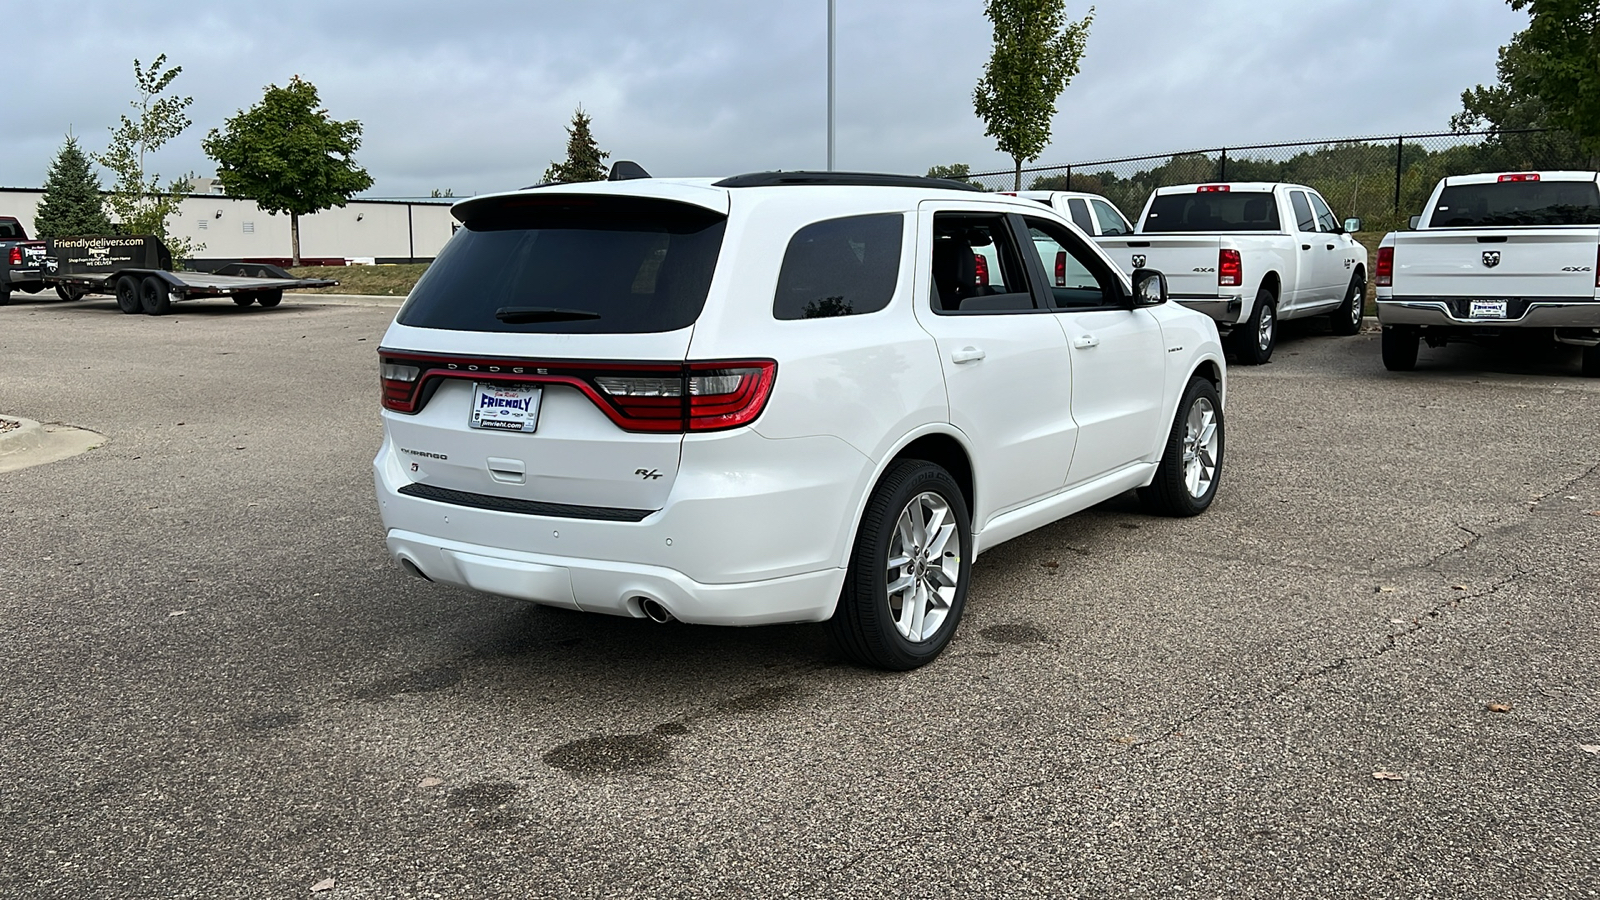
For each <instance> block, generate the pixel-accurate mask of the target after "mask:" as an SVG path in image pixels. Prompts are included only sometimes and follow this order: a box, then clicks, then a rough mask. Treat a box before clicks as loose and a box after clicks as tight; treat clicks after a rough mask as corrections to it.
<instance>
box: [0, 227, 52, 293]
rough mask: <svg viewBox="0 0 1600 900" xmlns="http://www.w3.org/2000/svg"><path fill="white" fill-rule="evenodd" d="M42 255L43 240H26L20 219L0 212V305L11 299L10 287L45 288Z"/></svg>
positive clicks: (33, 291)
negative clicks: (1, 214)
mask: <svg viewBox="0 0 1600 900" xmlns="http://www.w3.org/2000/svg"><path fill="white" fill-rule="evenodd" d="M45 256H46V248H45V243H44V241H30V240H28V232H27V231H26V230H24V229H23V227H22V223H21V222H18V221H17V220H16V219H13V218H12V217H10V216H0V306H4V305H6V304H7V303H10V302H11V292H12V290H20V291H27V292H28V293H30V294H37V293H39V292H40V291H42V290H44V286H45V283H44V273H45V262H44V261H45ZM63 297H65V295H63Z"/></svg>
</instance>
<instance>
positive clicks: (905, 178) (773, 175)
mask: <svg viewBox="0 0 1600 900" xmlns="http://www.w3.org/2000/svg"><path fill="white" fill-rule="evenodd" d="M782 185H838V186H849V187H919V188H938V189H940V190H954V191H982V190H983V188H981V187H978V186H977V185H975V184H968V183H966V182H964V181H954V180H952V179H949V178H925V177H923V176H921V175H885V174H881V173H877V172H781V171H780V172H752V173H750V174H748V175H735V176H733V177H732V178H724V179H722V180H721V181H718V182H716V183H715V184H714V185H712V186H713V187H725V188H741V187H777V186H782Z"/></svg>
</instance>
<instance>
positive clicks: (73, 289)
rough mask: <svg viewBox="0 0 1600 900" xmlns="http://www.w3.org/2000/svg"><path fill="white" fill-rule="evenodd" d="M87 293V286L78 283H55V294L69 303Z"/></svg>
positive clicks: (80, 298)
mask: <svg viewBox="0 0 1600 900" xmlns="http://www.w3.org/2000/svg"><path fill="white" fill-rule="evenodd" d="M87 293H89V290H88V288H85V287H82V286H80V285H76V284H58V285H56V296H57V297H60V298H61V299H63V300H65V301H67V302H68V303H71V302H72V301H74V300H82V299H83V295H84V294H87Z"/></svg>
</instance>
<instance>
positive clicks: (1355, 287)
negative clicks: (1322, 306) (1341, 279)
mask: <svg viewBox="0 0 1600 900" xmlns="http://www.w3.org/2000/svg"><path fill="white" fill-rule="evenodd" d="M1366 302H1367V281H1366V279H1365V278H1362V277H1361V273H1360V272H1357V273H1356V274H1354V275H1352V276H1350V289H1349V290H1348V291H1346V292H1345V295H1344V302H1343V303H1341V304H1340V305H1339V308H1338V309H1336V310H1334V311H1333V313H1332V315H1331V316H1330V317H1329V318H1331V319H1332V320H1333V333H1334V334H1337V335H1342V336H1344V337H1349V336H1350V335H1352V334H1360V333H1361V314H1362V313H1363V312H1364V310H1363V308H1362V307H1364V306H1365V305H1366Z"/></svg>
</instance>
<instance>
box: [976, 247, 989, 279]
mask: <svg viewBox="0 0 1600 900" xmlns="http://www.w3.org/2000/svg"><path fill="white" fill-rule="evenodd" d="M972 263H973V265H974V266H975V267H976V268H977V270H978V287H988V286H989V261H988V260H986V259H984V258H983V257H982V256H980V255H979V254H977V253H974V254H972Z"/></svg>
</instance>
